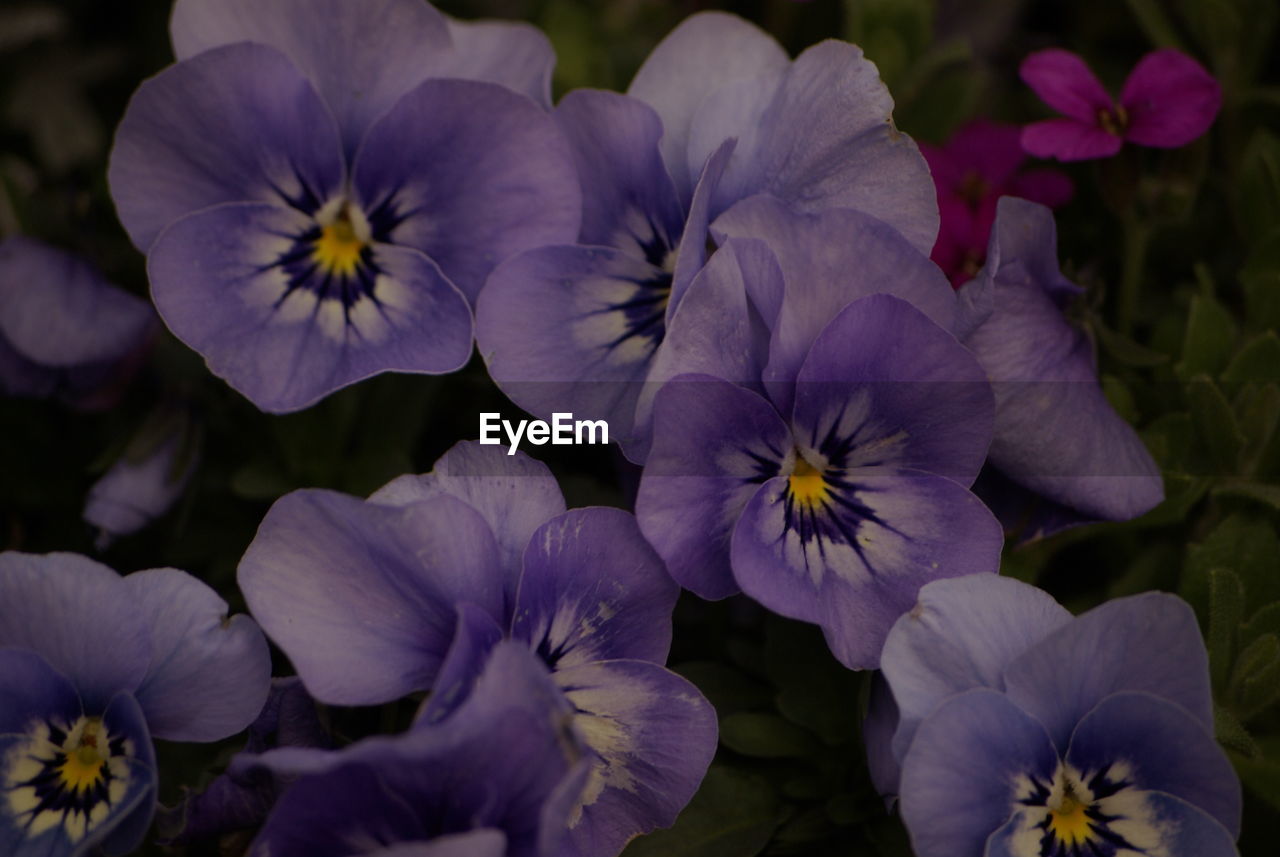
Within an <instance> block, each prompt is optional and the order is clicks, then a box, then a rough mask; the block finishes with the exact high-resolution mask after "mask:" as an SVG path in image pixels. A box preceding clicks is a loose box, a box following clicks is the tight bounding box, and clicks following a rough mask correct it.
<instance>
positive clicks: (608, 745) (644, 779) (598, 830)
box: [553, 660, 717, 857]
mask: <svg viewBox="0 0 1280 857" xmlns="http://www.w3.org/2000/svg"><path fill="white" fill-rule="evenodd" d="M553 678H554V679H555V681H556V684H558V685H559V686H560V688H561V689H562V690H563V691H564V693H565V696H566V697H568V699H569V702H570V703H571V704H572V705H573V706H574V708H575V709H577V713H576V714H575V715H574V718H573V723H574V726H575V728H576V731H577V732H578V734H579V735H581V736H582V738H583V740H585V741H586V744H587V746H588V747H590V748H591V749H592V750H594V751H595V752H596V753H597V754H598V757H599V758H598V759H597V760H596V764H595V767H594V769H593V770H592V771H591V774H590V775H589V776H588V778H587V784H586V788H585V790H584V791H583V793H582V796H581V798H580V801H579V809H580V811H575V812H574V813H573V814H572V815H571V816H570V819H569V842H568V844H567V846H566V849H565V857H594V855H604V854H616V853H617V852H618V850H619V849H621V848H622V846H623V844H624V843H625V842H627V841H628V840H629V839H630V838H631V837H633V836H635V835H636V834H639V833H645V832H647V831H650V830H653V829H654V828H656V827H667V826H669V825H671V824H672V823H673V822H674V821H675V819H676V815H677V814H678V813H679V812H680V810H681V809H683V808H684V806H685V804H686V803H688V802H689V799H690V798H691V797H693V793H694V792H695V791H697V788H698V784H699V783H701V782H702V777H703V775H704V774H705V773H706V770H707V765H709V764H710V762H711V757H712V755H714V753H715V747H716V734H717V728H716V717H715V710H714V709H713V708H712V707H711V705H710V703H708V702H707V700H706V699H705V698H704V697H703V696H702V694H701V693H699V692H698V689H697V688H695V687H694V686H693V685H692V684H690V683H689V682H687V681H685V680H684V679H683V678H681V677H680V676H678V675H676V674H675V673H673V672H670V671H669V670H666V669H664V668H662V667H660V666H658V665H657V664H652V663H648V662H646V661H629V660H619V661H600V662H598V663H594V664H584V665H582V666H577V667H573V668H571V669H565V670H557V671H556V672H555V673H554V674H553Z"/></svg>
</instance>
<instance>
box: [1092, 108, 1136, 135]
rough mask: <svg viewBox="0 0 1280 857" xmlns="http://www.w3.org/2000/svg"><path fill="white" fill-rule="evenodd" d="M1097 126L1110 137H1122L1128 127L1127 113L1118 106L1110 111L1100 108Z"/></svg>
mask: <svg viewBox="0 0 1280 857" xmlns="http://www.w3.org/2000/svg"><path fill="white" fill-rule="evenodd" d="M1098 124H1099V125H1101V126H1102V130H1103V131H1106V132H1107V133H1108V134H1110V135H1111V136H1112V137H1123V136H1124V132H1125V129H1126V128H1128V127H1129V111H1128V110H1125V109H1124V107H1123V106H1122V105H1120V104H1117V105H1115V106H1114V107H1113V108H1112V109H1110V110H1107V109H1106V108H1102V109H1100V110H1099V111H1098Z"/></svg>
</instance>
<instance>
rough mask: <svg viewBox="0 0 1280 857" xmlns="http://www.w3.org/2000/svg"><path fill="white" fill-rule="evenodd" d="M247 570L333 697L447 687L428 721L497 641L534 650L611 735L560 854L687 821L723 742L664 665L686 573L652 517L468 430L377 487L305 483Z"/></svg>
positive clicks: (298, 659)
mask: <svg viewBox="0 0 1280 857" xmlns="http://www.w3.org/2000/svg"><path fill="white" fill-rule="evenodd" d="M238 579H239V583H240V588H241V590H242V591H243V592H244V594H245V599H246V601H247V602H248V604H249V607H250V609H251V610H252V611H253V613H254V615H255V616H256V617H257V619H258V621H259V622H261V623H262V626H263V629H264V630H265V631H266V632H267V634H268V635H269V636H270V637H271V638H272V639H273V640H274V641H275V642H276V643H277V644H278V645H279V646H280V647H281V648H282V649H283V650H284V651H285V652H286V653H288V655H289V657H290V660H291V661H292V662H293V664H294V666H295V667H296V668H297V670H298V675H299V676H300V677H301V678H302V680H303V682H304V683H305V684H306V685H307V689H308V690H309V691H310V692H311V693H312V695H313V696H315V697H316V698H317V699H319V700H321V701H323V702H328V703H332V704H340V705H369V704H375V703H381V702H386V701H389V700H393V699H398V698H400V697H402V696H404V695H406V694H408V693H411V692H413V691H421V690H427V689H430V690H431V696H430V697H429V699H428V702H427V704H426V707H425V708H424V710H423V712H422V715H421V720H422V721H423V722H424V723H426V724H432V723H439V722H444V721H446V720H447V719H452V718H453V713H454V711H455V709H457V708H458V706H459V705H463V704H465V701H466V700H467V699H468V698H469V695H470V694H471V692H472V686H473V685H474V684H475V682H476V680H477V676H479V675H480V674H481V673H482V671H483V669H484V665H485V664H486V663H487V661H488V659H489V658H490V655H491V653H493V652H495V651H496V650H497V649H498V648H501V647H504V646H511V645H515V646H518V647H520V648H523V649H525V650H526V651H527V652H530V653H532V654H533V655H534V656H535V657H536V659H537V661H539V662H540V663H541V667H542V669H544V670H546V671H548V672H549V673H550V675H549V678H548V682H549V683H550V684H551V686H552V688H553V691H552V692H553V694H554V696H555V698H556V699H557V700H558V703H557V704H558V705H559V706H560V707H562V708H563V710H564V713H565V717H566V719H567V720H568V721H569V722H570V723H571V724H572V725H573V727H574V728H575V731H576V733H577V734H578V735H579V736H580V737H581V739H582V740H583V742H584V743H585V745H586V746H587V748H588V749H589V750H590V751H592V754H593V755H592V764H591V765H590V770H589V772H588V775H587V776H586V779H585V782H584V783H582V784H581V787H580V788H579V789H578V791H577V792H575V793H574V795H573V798H574V800H573V801H572V803H571V807H570V810H571V811H570V813H569V816H568V821H567V825H568V837H567V840H566V841H565V843H564V844H563V846H562V847H561V848H560V849H559V850H555V851H554V852H553V853H551V854H548V855H546V857H613V855H616V854H617V853H618V852H619V851H620V850H621V848H622V847H623V845H624V844H625V843H626V841H627V840H628V839H629V838H630V837H632V836H635V835H637V834H639V833H642V832H646V831H648V830H652V829H653V828H655V827H662V826H667V825H670V824H671V823H673V822H674V821H675V818H676V816H677V815H678V813H679V812H680V810H681V809H682V808H683V807H684V805H685V804H686V803H687V802H688V801H689V799H690V798H691V797H692V796H693V794H694V792H695V791H696V789H697V787H698V784H699V782H701V780H702V776H703V774H704V773H705V771H706V769H707V766H708V764H710V761H711V757H712V755H713V754H714V752H715V746H716V719H715V712H714V710H713V709H712V708H711V706H710V704H709V703H708V702H707V700H706V699H705V698H704V697H703V696H702V694H701V693H699V692H698V690H697V688H695V687H694V686H693V685H692V684H690V683H689V682H688V681H686V680H685V679H683V678H681V677H680V676H678V675H676V674H675V673H673V672H671V671H669V670H667V669H666V668H665V667H663V666H662V664H663V663H664V662H665V661H666V658H667V652H668V650H669V648H670V645H671V614H672V610H673V609H674V607H675V601H676V598H677V596H678V594H679V588H678V587H677V586H676V585H675V583H674V582H673V581H672V580H671V578H670V577H669V576H668V575H667V574H666V572H665V570H664V569H663V567H662V562H661V560H660V559H659V558H658V557H657V556H656V555H655V554H654V553H653V550H652V548H650V547H649V545H648V544H647V543H646V542H645V540H644V537H643V536H642V535H641V534H640V531H639V528H638V527H637V526H636V522H635V519H634V518H633V517H632V516H631V515H629V514H627V513H626V512H623V511H621V510H619V509H608V508H587V509H572V510H569V511H565V503H564V497H563V495H562V494H561V493H560V489H559V487H558V486H557V485H556V482H555V479H554V478H553V477H552V476H551V474H550V471H549V470H547V468H546V467H545V466H544V465H542V464H540V463H539V462H536V461H534V460H533V459H530V458H527V457H525V456H524V455H515V456H509V455H507V454H506V451H505V450H503V449H501V448H498V447H493V446H480V445H479V444H476V443H473V442H463V443H459V444H457V445H456V446H454V447H453V448H452V449H451V450H450V451H449V452H448V453H446V454H445V455H444V456H443V457H442V458H441V459H440V460H439V461H438V462H437V463H436V467H435V470H434V471H432V472H431V473H429V474H425V475H422V476H403V477H400V478H399V479H397V480H395V481H393V482H391V483H390V484H388V485H387V486H385V487H384V488H382V489H381V490H379V491H378V492H376V493H375V494H373V495H372V496H371V497H370V498H369V499H368V500H360V499H358V498H355V497H349V496H346V495H343V494H337V493H334V492H330V491H295V492H293V493H292V494H288V495H286V496H284V497H282V498H281V499H280V500H278V501H277V502H276V503H275V505H274V506H272V508H271V510H270V511H269V512H268V513H267V516H266V518H265V519H264V520H263V522H262V525H261V526H260V527H259V529H258V534H257V536H256V537H255V539H254V541H253V543H252V544H251V545H250V546H249V549H248V550H247V551H246V553H245V556H244V558H243V559H242V560H241V563H240V569H239V575H238ZM504 637H505V638H506V639H505V640H504ZM512 853H515V852H512ZM520 853H524V852H520Z"/></svg>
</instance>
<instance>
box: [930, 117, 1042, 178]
mask: <svg viewBox="0 0 1280 857" xmlns="http://www.w3.org/2000/svg"><path fill="white" fill-rule="evenodd" d="M1021 133H1022V132H1021V129H1020V128H1019V127H1018V126H1017V125H1009V124H1004V123H1000V122H991V121H989V120H986V119H976V120H974V121H973V122H970V123H968V124H967V125H965V126H964V127H963V128H961V129H960V130H959V131H957V132H956V133H955V135H954V136H953V137H952V138H951V140H950V141H949V142H948V143H947V146H946V149H947V153H948V154H949V155H950V156H951V157H952V159H953V160H955V161H956V162H958V163H961V164H963V165H964V166H965V168H966V170H972V171H973V172H975V173H977V175H978V176H979V177H980V178H981V179H982V180H983V181H984V182H985V183H986V184H987V185H988V186H989V187H990V188H991V189H992V192H994V190H995V188H997V187H999V186H1000V185H1003V184H1004V183H1005V182H1007V181H1009V179H1011V178H1012V177H1013V174H1014V173H1015V172H1017V170H1018V167H1020V166H1022V162H1023V161H1025V160H1026V159H1027V156H1026V153H1025V152H1023V151H1022V143H1021V142H1020V139H1019V138H1020V137H1021Z"/></svg>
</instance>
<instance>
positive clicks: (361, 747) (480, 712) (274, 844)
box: [233, 641, 592, 857]
mask: <svg viewBox="0 0 1280 857" xmlns="http://www.w3.org/2000/svg"><path fill="white" fill-rule="evenodd" d="M486 655H487V658H486V659H482V660H481V661H480V663H479V664H477V665H476V666H477V673H476V674H475V675H474V676H472V681H471V687H470V692H469V693H468V694H467V696H466V697H465V699H461V700H457V701H456V702H455V704H454V707H453V711H452V713H451V716H449V717H447V718H445V719H442V720H437V721H433V722H425V721H423V722H419V723H418V724H416V725H415V726H414V728H413V729H412V730H410V731H409V732H407V733H405V734H403V735H398V736H394V737H375V738H369V739H366V740H364V741H361V742H358V743H356V744H353V745H351V746H350V747H347V748H345V749H343V750H342V751H339V752H323V751H316V750H299V749H281V750H273V751H269V752H268V753H266V754H264V755H263V756H260V757H256V758H253V757H246V756H242V757H239V759H238V762H239V765H238V766H239V767H242V768H243V767H247V766H253V767H255V768H257V769H258V770H260V771H269V772H271V773H272V774H274V775H276V776H283V777H293V778H298V777H299V776H300V778H298V779H297V781H296V782H295V783H294V784H293V785H291V786H289V788H288V790H287V791H286V792H285V793H284V795H283V796H282V797H281V799H280V801H279V802H278V803H277V805H276V807H275V809H274V810H273V811H272V813H271V815H270V817H269V818H268V819H267V821H266V824H265V825H264V826H263V828H262V831H261V832H260V833H259V835H258V836H257V838H256V839H255V840H254V842H253V845H252V846H250V849H249V854H250V855H253V857H354V855H380V857H390V855H409V854H411V855H423V857H561V855H563V854H565V853H566V851H565V850H564V848H565V840H566V838H567V836H568V822H569V819H570V817H571V816H572V814H573V812H574V807H575V806H577V804H578V803H579V800H578V796H579V794H580V793H581V792H582V789H583V787H584V783H585V782H586V780H587V777H588V775H589V772H590V769H591V766H592V760H591V758H590V756H589V754H588V752H587V751H586V750H585V748H584V747H583V746H582V745H581V743H580V742H579V741H578V739H577V736H576V734H575V732H574V730H573V729H572V727H570V725H569V724H570V722H571V718H572V709H571V708H570V706H569V705H568V703H567V702H566V701H565V699H564V696H563V695H562V694H561V693H560V691H559V690H558V689H557V688H556V686H555V684H554V683H553V682H552V681H551V678H550V675H549V674H548V672H547V668H546V666H545V665H544V664H543V663H541V662H540V660H539V658H538V657H537V655H535V654H534V653H533V652H531V651H530V650H529V649H528V648H527V647H526V646H524V645H521V644H520V643H516V642H511V641H507V642H500V643H497V644H496V645H495V646H494V647H493V648H492V649H491V650H489V651H488V652H486ZM233 767H235V766H233Z"/></svg>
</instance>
